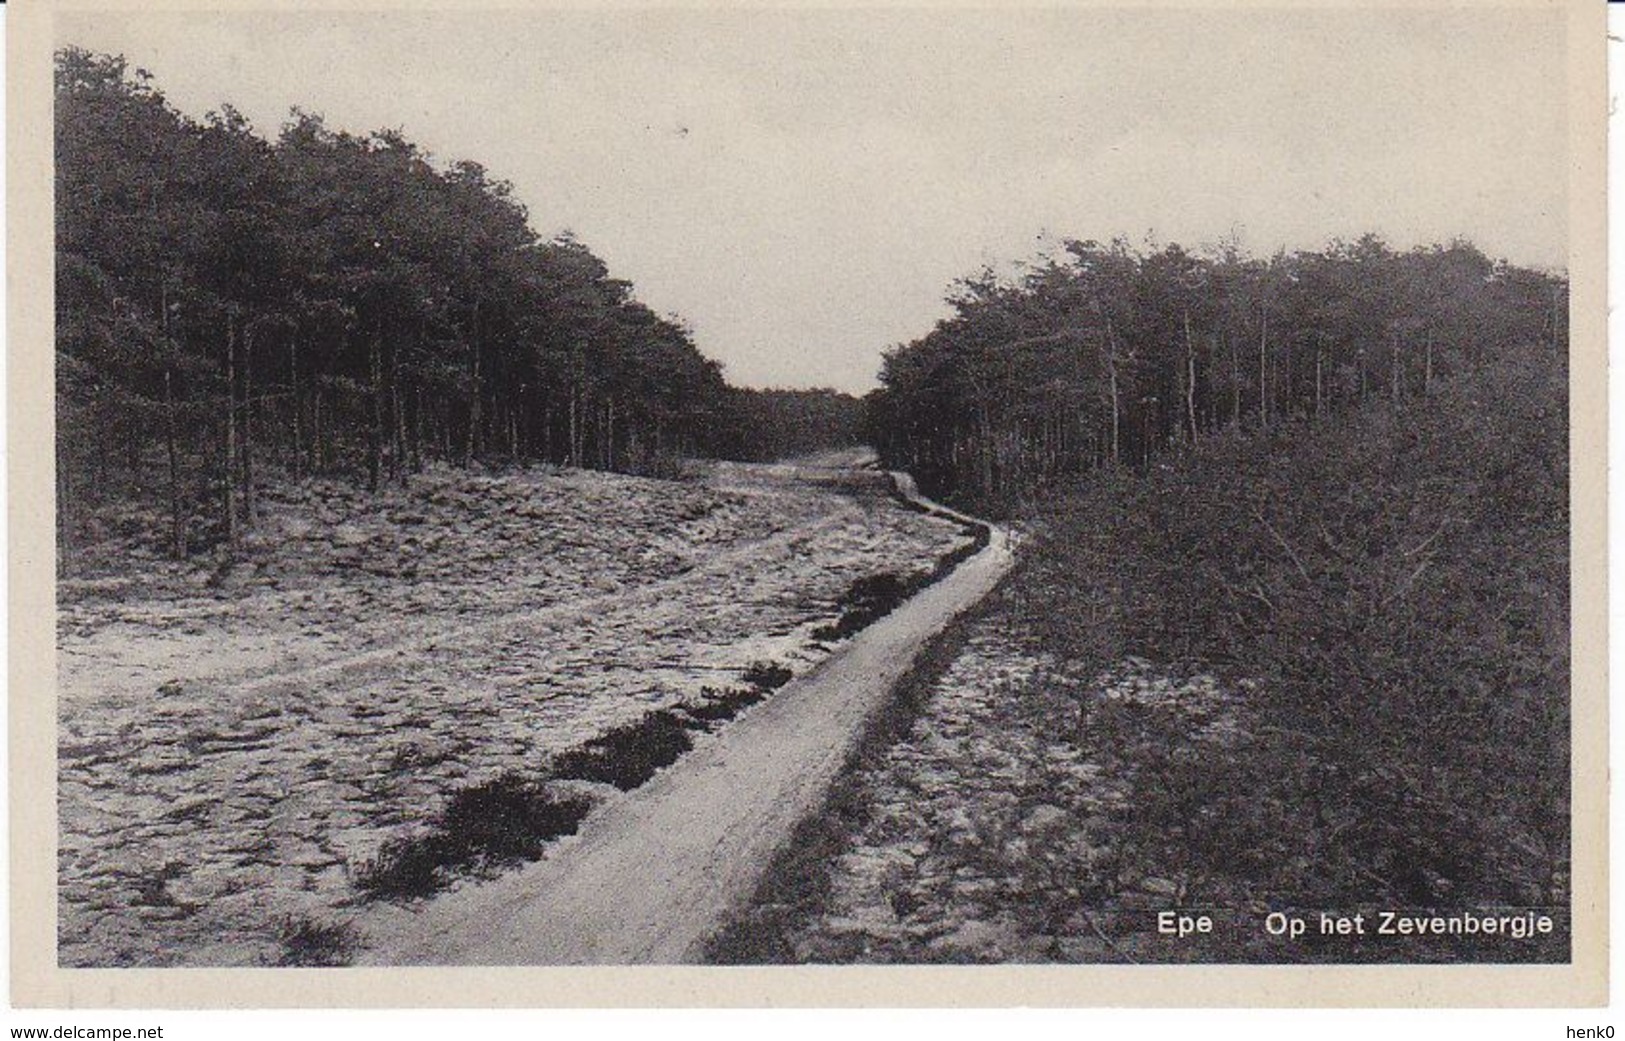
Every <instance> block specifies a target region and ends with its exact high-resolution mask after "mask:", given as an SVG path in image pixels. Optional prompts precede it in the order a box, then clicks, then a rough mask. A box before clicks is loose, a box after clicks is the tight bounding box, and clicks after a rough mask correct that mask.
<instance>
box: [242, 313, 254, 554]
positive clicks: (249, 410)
mask: <svg viewBox="0 0 1625 1041" xmlns="http://www.w3.org/2000/svg"><path fill="white" fill-rule="evenodd" d="M242 343H243V445H242V455H241V458H242V467H243V526H244V527H245V528H252V527H253V526H254V518H255V515H256V513H257V512H258V507H257V503H256V502H255V499H254V334H253V326H251V325H248V324H246V323H245V324H244V326H243V333H242Z"/></svg>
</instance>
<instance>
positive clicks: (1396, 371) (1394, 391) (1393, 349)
mask: <svg viewBox="0 0 1625 1041" xmlns="http://www.w3.org/2000/svg"><path fill="white" fill-rule="evenodd" d="M1388 355H1389V358H1388V399H1389V400H1390V401H1392V402H1393V403H1394V404H1396V405H1397V404H1399V380H1400V374H1401V369H1400V366H1399V333H1397V332H1396V333H1394V335H1393V341H1392V342H1391V343H1390V344H1389V345H1388Z"/></svg>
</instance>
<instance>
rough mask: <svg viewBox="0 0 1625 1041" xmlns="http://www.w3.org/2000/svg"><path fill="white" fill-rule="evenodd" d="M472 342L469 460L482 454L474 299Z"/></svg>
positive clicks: (477, 324)
mask: <svg viewBox="0 0 1625 1041" xmlns="http://www.w3.org/2000/svg"><path fill="white" fill-rule="evenodd" d="M470 327H471V335H470V342H471V346H472V348H473V352H474V357H473V359H472V361H471V362H470V371H469V376H470V380H469V385H470V388H471V389H470V391H469V393H470V395H471V396H470V398H469V404H468V461H469V462H473V461H474V459H475V458H476V457H478V456H479V454H480V421H481V416H480V302H479V301H478V300H475V301H474V314H473V317H472V319H471V321H470Z"/></svg>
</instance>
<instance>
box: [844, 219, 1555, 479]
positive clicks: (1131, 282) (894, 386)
mask: <svg viewBox="0 0 1625 1041" xmlns="http://www.w3.org/2000/svg"><path fill="white" fill-rule="evenodd" d="M1567 299H1568V287H1567V282H1566V280H1565V279H1563V278H1560V277H1556V276H1553V275H1549V274H1545V273H1542V272H1538V271H1533V270H1529V269H1526V268H1519V267H1513V266H1509V265H1507V264H1504V263H1495V262H1492V261H1491V260H1490V259H1489V258H1487V257H1486V256H1485V255H1484V254H1483V253H1482V252H1480V251H1479V250H1478V249H1477V248H1475V247H1474V246H1472V245H1470V244H1468V243H1465V242H1455V243H1452V244H1451V245H1449V246H1445V247H1433V248H1425V249H1423V248H1419V249H1414V250H1411V251H1409V252H1396V251H1394V250H1393V249H1391V248H1390V247H1388V246H1387V245H1386V244H1385V243H1384V242H1383V241H1382V240H1380V239H1379V238H1377V237H1375V236H1366V237H1364V238H1361V239H1359V240H1358V241H1356V242H1352V243H1345V242H1337V243H1333V244H1332V245H1331V246H1329V247H1327V248H1326V249H1324V250H1322V251H1319V252H1297V253H1279V254H1277V255H1275V256H1273V257H1271V258H1269V259H1267V260H1260V259H1256V258H1252V257H1249V256H1247V255H1245V254H1244V253H1243V252H1242V251H1241V250H1239V249H1238V248H1235V247H1234V245H1227V246H1224V247H1221V248H1218V249H1213V250H1209V251H1206V252H1205V253H1203V254H1197V253H1193V252H1190V251H1187V250H1186V249H1184V248H1182V247H1180V246H1177V245H1168V246H1163V247H1160V248H1154V249H1150V248H1148V249H1145V250H1137V249H1134V248H1132V247H1131V246H1130V245H1129V244H1128V243H1127V242H1125V241H1124V240H1121V239H1119V240H1116V241H1114V242H1112V243H1111V244H1110V245H1101V244H1100V243H1098V242H1093V241H1088V242H1079V241H1069V242H1067V243H1066V245H1065V249H1064V252H1063V255H1062V256H1061V257H1059V258H1057V257H1050V258H1047V259H1045V260H1044V261H1042V262H1041V263H1037V264H1033V265H1030V266H1029V268H1028V270H1027V272H1026V274H1025V275H1024V276H1023V277H1021V278H1019V279H1014V280H1009V279H1000V278H997V277H995V276H994V275H993V274H992V273H991V272H984V273H983V274H981V275H979V276H977V277H974V278H969V279H966V280H964V281H962V282H960V283H959V284H958V285H957V286H956V287H955V291H954V293H953V294H952V296H951V297H950V301H949V302H950V303H951V305H952V306H953V309H954V313H953V314H952V315H951V316H950V317H949V318H946V319H944V320H943V321H941V322H940V323H938V325H937V327H936V328H935V329H933V330H932V331H931V332H930V333H929V334H927V335H926V336H924V337H922V338H920V339H919V340H916V341H915V342H913V343H910V344H907V345H905V346H902V347H898V348H895V349H893V350H892V351H890V352H889V353H888V354H887V356H886V359H885V363H884V368H883V370H882V372H881V383H882V386H881V388H880V389H879V390H878V391H876V392H874V393H873V394H872V395H871V397H870V422H871V424H872V438H873V440H874V441H875V443H876V445H877V446H878V447H879V448H880V451H881V454H882V456H883V458H884V459H885V460H886V461H887V462H888V464H890V465H892V466H894V467H898V468H901V469H905V470H908V471H910V472H912V473H914V474H915V475H916V476H917V477H918V478H919V480H920V483H921V486H922V487H923V488H925V489H926V490H927V491H928V492H930V493H935V494H938V495H943V496H947V497H950V498H956V499H959V500H961V501H965V502H970V503H974V504H977V505H980V506H982V507H984V508H987V507H993V508H999V507H1001V506H1008V505H1011V504H1013V503H1015V502H1017V501H1019V500H1021V499H1022V498H1024V497H1026V496H1028V495H1030V494H1031V493H1033V492H1035V491H1036V490H1038V489H1040V488H1042V487H1044V486H1045V485H1047V484H1048V483H1049V482H1051V481H1052V480H1053V479H1055V478H1056V477H1059V476H1062V475H1065V474H1076V473H1081V472H1084V471H1087V470H1089V469H1092V468H1094V467H1097V466H1100V465H1102V464H1108V463H1110V464H1121V465H1129V466H1135V467H1140V468H1143V467H1144V466H1145V465H1146V464H1148V463H1149V462H1150V461H1151V460H1153V459H1154V458H1156V457H1158V456H1159V455H1161V454H1163V453H1165V452H1167V451H1168V450H1169V449H1173V448H1177V447H1180V446H1189V445H1192V444H1195V443H1198V442H1200V441H1202V440H1203V439H1205V438H1208V437H1210V436H1213V435H1215V434H1219V433H1221V432H1225V431H1237V430H1267V429H1270V428H1272V427H1274V426H1277V425H1279V424H1282V423H1286V422H1289V421H1292V420H1294V419H1298V418H1305V417H1310V418H1312V417H1317V416H1325V415H1328V414H1330V413H1335V412H1344V411H1346V410H1348V409H1349V408H1350V407H1351V406H1358V405H1360V404H1364V403H1367V402H1370V401H1373V400H1375V399H1379V398H1381V399H1388V400H1391V401H1401V400H1404V401H1413V400H1422V399H1426V398H1427V397H1428V396H1429V395H1431V394H1432V393H1433V392H1434V391H1435V389H1436V388H1437V385H1438V381H1439V380H1440V379H1441V378H1443V377H1446V376H1448V375H1449V374H1450V373H1452V372H1454V371H1457V370H1458V369H1460V368H1461V367H1462V366H1463V365H1464V364H1469V363H1471V362H1473V361H1474V360H1475V359H1476V358H1478V357H1480V356H1482V355H1483V354H1484V353H1485V352H1491V351H1494V350H1496V349H1498V348H1499V347H1501V346H1504V345H1508V344H1520V343H1534V342H1540V343H1545V344H1546V345H1547V346H1548V347H1549V348H1550V350H1551V351H1552V352H1553V353H1554V354H1560V353H1562V352H1564V351H1565V350H1566V348H1567V327H1568V315H1567Z"/></svg>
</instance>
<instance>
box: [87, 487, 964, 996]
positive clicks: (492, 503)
mask: <svg viewBox="0 0 1625 1041" xmlns="http://www.w3.org/2000/svg"><path fill="white" fill-rule="evenodd" d="M857 461H858V460H855V459H851V458H847V459H841V460H834V461H833V462H835V463H836V464H838V465H836V466H835V467H834V468H817V467H811V468H809V467H799V468H798V467H749V466H718V467H715V468H713V469H712V470H710V471H708V473H707V475H706V476H705V477H704V479H703V480H697V481H693V482H682V483H673V482H664V481H652V480H643V479H638V478H630V477H622V476H617V475H608V474H587V473H581V472H570V471H565V472H552V471H524V472H518V473H511V474H498V475H491V476H468V475H461V474H455V473H451V472H436V473H430V474H427V475H424V476H423V477H422V478H419V479H415V481H414V484H413V486H412V487H411V488H409V489H407V490H404V491H398V492H392V493H390V494H389V495H387V496H386V497H384V498H383V500H382V501H380V502H377V503H372V504H369V503H368V502H367V501H366V500H365V499H364V497H360V496H356V495H354V494H351V493H348V492H346V491H345V490H344V489H342V488H340V487H337V486H316V485H307V486H305V487H302V488H299V489H294V490H292V491H290V492H288V493H285V494H284V495H283V496H282V497H281V498H280V499H279V500H277V501H275V502H272V503H270V504H268V506H267V510H266V517H265V518H264V521H263V523H262V529H261V531H262V534H261V536H260V538H261V543H260V545H259V546H258V547H257V548H256V550H255V551H254V552H253V553H251V554H250V559H249V562H248V564H247V565H245V566H240V567H239V568H234V569H232V570H231V571H230V572H228V573H226V574H225V575H224V577H223V578H222V577H221V576H219V575H218V574H216V575H201V574H199V573H198V572H197V571H196V570H195V569H194V571H192V572H187V571H184V570H180V569H176V570H173V571H169V572H164V571H162V570H161V569H158V568H156V567H155V568H154V569H153V572H154V573H156V574H157V577H151V575H145V576H143V578H142V580H141V581H140V582H137V581H135V580H133V579H127V578H124V577H121V576H118V575H111V576H100V577H97V578H95V579H94V580H93V581H91V580H86V581H80V582H77V583H65V584H64V592H65V594H66V596H65V597H64V605H63V610H62V613H61V620H60V625H59V651H60V653H59V659H60V663H61V675H60V683H59V687H60V689H59V722H60V726H61V741H60V747H59V756H60V763H59V782H60V784H59V799H58V810H59V815H60V827H59V834H60V840H61V841H60V850H59V859H58V865H59V875H60V890H59V904H58V911H59V945H60V952H59V956H60V959H61V961H62V963H63V964H68V965H127V964H228V965H229V964H262V963H265V962H266V961H268V960H274V959H275V958H276V957H277V955H278V934H279V931H280V929H281V927H282V925H283V923H285V922H286V921H288V920H290V919H300V918H303V919H309V920H314V921H324V922H333V921H348V920H351V919H353V918H354V917H355V916H356V915H357V913H358V909H359V904H358V894H357V891H356V889H355V886H354V874H355V872H356V870H357V868H358V867H359V866H360V865H362V864H364V863H365V862H366V861H367V860H368V859H369V858H370V857H373V856H375V855H376V853H377V851H378V850H379V848H380V847H381V846H382V845H383V844H384V843H385V842H386V841H387V840H389V839H391V838H396V837H399V836H402V835H410V834H412V833H414V831H415V830H417V829H419V828H421V826H422V823H423V821H424V819H425V818H426V817H428V816H430V815H431V814H432V813H433V812H434V810H435V808H436V807H438V806H439V805H441V804H442V803H443V802H444V801H445V799H446V798H447V797H448V795H449V794H450V793H451V792H453V791H455V790H457V789H459V788H462V787H465V786H468V785H472V784H476V783H480V782H482V781H485V780H489V779H491V778H493V777H495V776H497V775H499V774H502V773H504V772H506V771H521V772H533V771H535V770H536V769H537V768H538V767H540V766H541V765H542V763H543V762H544V761H545V760H546V758H547V757H548V756H549V755H550V754H553V753H556V752H559V751H562V750H565V749H569V748H573V747H576V746H579V745H580V744H581V743H583V742H585V741H587V740H590V739H591V738H593V737H594V736H596V735H598V734H600V733H602V732H603V731H605V730H607V729H609V728H611V727H614V726H617V725H620V724H623V723H626V722H628V721H631V720H636V719H638V718H640V717H642V716H644V715H645V714H647V713H648V712H650V711H651V710H654V709H659V708H662V707H665V706H669V705H672V704H675V703H678V702H680V701H682V700H683V699H685V698H688V697H691V696H694V695H696V694H698V693H699V692H700V691H701V689H702V688H704V687H707V686H719V685H723V684H727V683H729V682H730V681H732V680H733V679H735V678H737V676H738V674H739V671H740V670H741V669H743V668H744V667H745V666H747V665H749V664H750V663H752V662H754V661H769V660H770V661H776V662H780V663H782V664H784V665H786V666H788V667H789V668H790V669H791V670H792V671H794V672H796V673H804V672H806V671H808V670H809V669H810V668H812V667H813V666H814V665H815V664H816V663H817V662H819V661H821V660H822V659H823V658H825V657H826V656H827V655H828V653H829V647H828V646H827V645H824V644H821V643H819V642H818V641H816V640H815V639H814V638H813V636H812V631H813V630H814V629H816V628H817V627H818V626H819V625H821V624H825V623H828V622H829V621H831V620H832V618H833V617H834V616H835V615H836V614H837V613H838V611H837V608H836V601H837V599H838V598H839V597H840V596H841V594H842V593H843V592H844V591H845V590H846V588H847V587H848V586H849V585H850V584H851V583H852V582H853V581H854V580H856V579H858V578H861V577H865V576H868V575H872V574H876V573H880V572H887V571H890V572H905V573H906V572H921V571H926V570H929V569H930V567H931V566H932V564H933V563H934V562H935V560H936V558H937V557H938V556H939V555H940V554H942V553H943V552H946V551H948V550H950V549H952V548H953V547H955V546H956V545H959V544H961V543H962V542H963V541H964V536H963V534H962V530H961V528H960V527H959V526H958V525H956V524H954V523H952V522H951V521H948V520H944V519H938V518H934V517H929V516H923V515H920V514H918V513H914V512H911V511H907V510H904V509H902V508H901V507H899V506H898V505H897V504H896V503H895V501H893V500H892V499H891V498H890V497H889V495H888V494H886V490H885V488H884V483H883V481H882V480H878V478H879V475H871V476H870V477H869V478H857V479H854V478H853V476H852V475H853V471H852V470H851V469H850V466H849V464H851V463H854V462H857ZM770 704H771V703H770ZM767 707H768V706H762V707H761V709H759V711H765V710H766V708H767ZM747 718H749V717H747ZM743 722H744V721H743V720H742V721H741V724H740V725H743ZM706 740H707V739H703V738H702V744H701V748H700V749H697V750H696V752H695V753H692V754H693V755H696V756H697V755H699V754H701V752H702V751H703V750H704V748H705V747H706V746H705V744H704V742H705V741H706Z"/></svg>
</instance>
